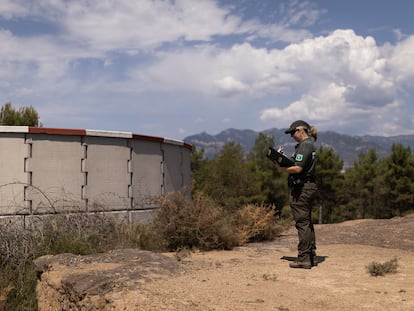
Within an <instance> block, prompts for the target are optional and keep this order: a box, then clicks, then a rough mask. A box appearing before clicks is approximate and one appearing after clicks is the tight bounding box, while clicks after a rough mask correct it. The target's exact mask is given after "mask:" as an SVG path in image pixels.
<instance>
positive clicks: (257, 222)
mask: <svg viewBox="0 0 414 311" xmlns="http://www.w3.org/2000/svg"><path fill="white" fill-rule="evenodd" d="M288 223H290V221H284V222H282V221H280V220H279V221H276V217H275V211H274V209H271V208H268V207H266V206H263V205H247V206H245V207H243V208H242V209H241V210H240V211H239V212H238V221H237V226H238V229H239V230H240V232H241V234H242V236H243V241H244V242H257V241H264V240H273V239H274V238H275V237H277V236H279V235H280V234H281V233H282V232H283V231H285V229H286V226H287V224H288Z"/></svg>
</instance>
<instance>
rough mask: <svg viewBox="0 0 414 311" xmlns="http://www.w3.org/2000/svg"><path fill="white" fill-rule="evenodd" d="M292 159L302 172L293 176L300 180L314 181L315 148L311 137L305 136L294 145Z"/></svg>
mask: <svg viewBox="0 0 414 311" xmlns="http://www.w3.org/2000/svg"><path fill="white" fill-rule="evenodd" d="M293 161H294V162H295V165H297V166H300V167H302V172H300V174H295V177H299V178H300V179H301V180H302V181H312V182H313V181H315V166H316V149H315V144H314V143H313V139H312V138H306V139H304V140H302V141H301V142H300V143H299V144H297V145H296V146H295V153H294V154H293Z"/></svg>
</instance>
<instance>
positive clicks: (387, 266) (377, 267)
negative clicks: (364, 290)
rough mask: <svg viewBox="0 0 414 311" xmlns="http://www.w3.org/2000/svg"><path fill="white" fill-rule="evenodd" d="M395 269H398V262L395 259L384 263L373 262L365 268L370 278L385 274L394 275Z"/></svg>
mask: <svg viewBox="0 0 414 311" xmlns="http://www.w3.org/2000/svg"><path fill="white" fill-rule="evenodd" d="M397 268H398V260H397V258H393V259H391V260H389V261H386V262H384V263H378V262H375V261H373V262H371V263H370V264H369V265H368V266H367V271H368V272H369V273H370V274H371V275H372V276H383V275H385V274H386V273H396V272H397Z"/></svg>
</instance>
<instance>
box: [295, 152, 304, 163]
mask: <svg viewBox="0 0 414 311" xmlns="http://www.w3.org/2000/svg"><path fill="white" fill-rule="evenodd" d="M302 160H303V154H300V153H298V154H297V155H296V157H295V161H296V162H301V161H302Z"/></svg>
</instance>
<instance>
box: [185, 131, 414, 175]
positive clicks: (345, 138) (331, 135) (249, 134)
mask: <svg viewBox="0 0 414 311" xmlns="http://www.w3.org/2000/svg"><path fill="white" fill-rule="evenodd" d="M284 131H285V129H278V128H270V129H267V130H263V131H254V130H250V129H235V128H228V129H225V130H223V131H221V132H219V133H218V134H216V135H210V134H208V133H206V132H202V133H200V134H194V135H191V136H187V137H186V138H184V141H185V142H186V143H189V144H192V145H194V146H195V147H196V149H198V150H200V149H204V154H205V156H206V157H207V158H210V159H211V158H214V157H215V155H216V154H217V153H218V152H219V151H220V150H221V148H222V147H223V146H224V145H225V144H226V143H229V142H235V143H237V144H240V145H241V147H242V148H243V151H244V152H245V153H248V152H249V151H250V149H251V148H252V147H253V146H254V143H255V140H256V138H257V136H258V135H259V133H263V134H265V135H267V136H271V137H274V141H275V145H276V146H278V147H279V146H282V147H283V148H284V149H285V151H286V152H287V153H290V152H293V150H294V146H295V145H296V142H295V141H293V139H292V138H291V137H290V136H289V135H286V134H285V132H284ZM393 144H402V145H404V146H405V147H410V149H411V150H413V148H414V135H396V136H371V135H363V136H355V135H347V134H341V133H337V132H334V131H323V132H319V133H318V139H317V141H316V146H317V148H319V147H320V146H323V147H326V148H332V149H333V151H334V152H335V154H337V155H338V156H339V157H340V158H341V159H342V160H343V161H344V168H349V167H352V166H353V164H354V162H355V161H356V160H357V159H358V155H359V154H365V153H367V152H368V151H369V150H370V149H374V150H375V151H376V153H377V155H378V157H379V158H383V157H387V156H388V155H390V153H391V147H392V145H393Z"/></svg>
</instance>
